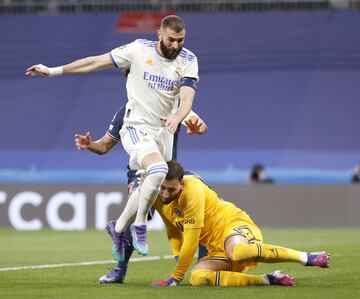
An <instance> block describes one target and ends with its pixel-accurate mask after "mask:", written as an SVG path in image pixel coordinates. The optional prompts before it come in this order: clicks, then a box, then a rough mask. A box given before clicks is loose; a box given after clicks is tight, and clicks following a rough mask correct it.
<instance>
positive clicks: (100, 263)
mask: <svg viewBox="0 0 360 299" xmlns="http://www.w3.org/2000/svg"><path fill="white" fill-rule="evenodd" d="M172 258H174V257H173V256H171V255H165V256H163V257H160V256H148V257H135V258H131V259H130V262H144V261H155V260H160V259H165V260H167V259H172ZM112 263H115V261H113V260H108V261H92V262H79V263H64V264H46V265H35V266H22V267H9V268H0V271H15V270H29V269H47V268H62V267H74V266H92V265H102V264H112Z"/></svg>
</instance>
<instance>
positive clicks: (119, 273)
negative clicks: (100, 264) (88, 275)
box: [99, 267, 126, 283]
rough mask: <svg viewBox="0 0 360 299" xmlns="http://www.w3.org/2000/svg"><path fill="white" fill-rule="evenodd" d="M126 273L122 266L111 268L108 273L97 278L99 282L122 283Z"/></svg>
mask: <svg viewBox="0 0 360 299" xmlns="http://www.w3.org/2000/svg"><path fill="white" fill-rule="evenodd" d="M125 275H126V270H125V269H123V268H122V267H120V268H119V267H117V268H114V269H112V270H111V271H110V272H109V273H108V274H105V275H103V276H101V277H100V278H99V282H100V283H123V282H124V279H125Z"/></svg>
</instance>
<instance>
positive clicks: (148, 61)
mask: <svg viewBox="0 0 360 299" xmlns="http://www.w3.org/2000/svg"><path fill="white" fill-rule="evenodd" d="M145 63H146V64H148V65H153V61H152V59H148V60H146V61H145Z"/></svg>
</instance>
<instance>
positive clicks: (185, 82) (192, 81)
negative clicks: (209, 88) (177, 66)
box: [180, 77, 197, 90]
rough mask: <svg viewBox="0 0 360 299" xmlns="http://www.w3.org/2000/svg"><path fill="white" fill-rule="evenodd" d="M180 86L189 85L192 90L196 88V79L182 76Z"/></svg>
mask: <svg viewBox="0 0 360 299" xmlns="http://www.w3.org/2000/svg"><path fill="white" fill-rule="evenodd" d="M180 86H189V87H191V88H193V89H194V90H196V88H197V80H196V79H195V78H190V77H184V78H183V79H182V80H181V83H180Z"/></svg>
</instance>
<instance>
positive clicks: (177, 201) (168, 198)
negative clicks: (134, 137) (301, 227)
mask: <svg viewBox="0 0 360 299" xmlns="http://www.w3.org/2000/svg"><path fill="white" fill-rule="evenodd" d="M168 167H169V172H168V174H167V176H166V179H165V181H164V182H163V183H162V185H161V189H160V193H159V196H158V198H157V200H156V202H155V204H154V207H155V209H156V210H157V211H158V213H159V214H160V215H161V217H162V219H163V220H164V222H165V225H166V228H167V235H168V238H169V242H170V245H171V248H172V251H173V254H174V256H175V258H176V260H177V264H176V267H175V270H174V272H173V273H172V274H171V276H170V277H169V278H167V279H165V280H162V281H159V282H154V283H153V284H152V285H153V286H176V285H178V284H179V283H180V282H181V280H182V279H183V277H184V275H185V273H186V272H187V271H188V269H189V267H190V265H191V262H192V260H193V257H194V254H195V251H196V248H197V246H198V244H199V243H201V244H202V245H204V246H205V247H206V248H207V250H208V255H207V256H206V257H204V258H203V259H201V260H200V261H199V262H198V263H197V264H196V266H195V267H194V269H193V270H192V273H191V276H190V283H191V284H192V285H194V286H200V285H212V286H215V285H219V286H247V285H284V286H293V285H295V281H294V279H293V277H292V276H291V275H289V274H287V273H285V272H284V271H281V270H277V271H274V272H272V273H270V274H265V275H250V274H245V273H244V272H246V270H247V269H248V268H249V267H254V266H256V264H257V263H258V262H264V263H281V262H296V263H300V264H303V265H305V266H318V267H321V268H327V267H328V266H329V265H328V261H329V257H330V255H329V254H328V253H327V252H326V251H322V252H315V253H308V252H301V251H297V250H293V249H289V248H285V247H280V246H277V245H269V244H266V243H263V237H262V234H261V231H260V229H259V228H258V227H257V226H256V224H255V223H254V222H253V221H252V220H251V218H250V217H249V215H247V214H246V212H245V211H242V210H241V209H239V208H238V207H236V206H235V205H234V204H232V203H230V202H226V201H224V200H222V199H221V198H219V197H218V195H217V194H216V193H215V192H214V191H213V190H212V189H211V188H209V187H208V186H207V185H206V184H205V183H204V182H203V181H202V180H201V179H200V178H199V177H197V176H196V175H194V174H191V175H186V174H184V170H183V168H182V166H181V165H180V164H179V163H178V162H176V161H170V162H168Z"/></svg>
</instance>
